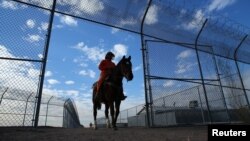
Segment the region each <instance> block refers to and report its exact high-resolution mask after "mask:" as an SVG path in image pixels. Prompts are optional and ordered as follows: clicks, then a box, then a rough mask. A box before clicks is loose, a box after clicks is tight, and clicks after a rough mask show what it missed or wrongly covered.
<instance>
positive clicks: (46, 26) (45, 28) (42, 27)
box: [38, 22, 49, 31]
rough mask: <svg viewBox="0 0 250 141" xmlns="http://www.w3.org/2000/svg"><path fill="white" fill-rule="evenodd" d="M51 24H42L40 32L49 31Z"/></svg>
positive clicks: (39, 28)
mask: <svg viewBox="0 0 250 141" xmlns="http://www.w3.org/2000/svg"><path fill="white" fill-rule="evenodd" d="M48 26H49V24H48V23H47V22H42V23H41V27H38V30H43V31H47V29H48Z"/></svg>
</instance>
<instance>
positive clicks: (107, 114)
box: [105, 104, 111, 128]
mask: <svg viewBox="0 0 250 141" xmlns="http://www.w3.org/2000/svg"><path fill="white" fill-rule="evenodd" d="M105 117H106V125H107V128H111V125H110V120H109V106H108V104H105Z"/></svg>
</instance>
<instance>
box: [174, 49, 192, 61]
mask: <svg viewBox="0 0 250 141" xmlns="http://www.w3.org/2000/svg"><path fill="white" fill-rule="evenodd" d="M192 55H193V54H192V51H191V50H185V51H182V52H181V53H180V54H178V55H177V59H185V58H187V57H190V56H192Z"/></svg>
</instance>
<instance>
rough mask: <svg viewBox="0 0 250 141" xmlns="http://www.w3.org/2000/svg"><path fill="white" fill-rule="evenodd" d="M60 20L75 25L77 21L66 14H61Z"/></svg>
mask: <svg viewBox="0 0 250 141" xmlns="http://www.w3.org/2000/svg"><path fill="white" fill-rule="evenodd" d="M60 22H61V23H63V24H66V25H68V26H77V21H76V20H75V19H74V18H73V17H70V16H67V15H65V16H61V17H60Z"/></svg>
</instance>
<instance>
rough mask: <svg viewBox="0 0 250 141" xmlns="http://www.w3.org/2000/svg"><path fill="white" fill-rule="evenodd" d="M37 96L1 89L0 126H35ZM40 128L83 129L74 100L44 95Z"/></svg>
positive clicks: (27, 92) (30, 93) (15, 90)
mask: <svg viewBox="0 0 250 141" xmlns="http://www.w3.org/2000/svg"><path fill="white" fill-rule="evenodd" d="M36 102H37V100H36V94H35V93H34V92H30V91H23V90H18V89H11V88H3V87H1V88H0V115H1V116H0V126H28V127H32V126H34V120H35V114H34V113H35V112H34V110H35V108H36V107H35V106H36ZM40 110H41V111H40V117H39V124H38V125H39V126H53V127H66V128H69V127H81V125H80V121H79V117H78V114H77V110H76V107H75V106H74V102H73V101H72V99H68V98H59V97H55V96H49V95H46V94H43V98H42V102H41V109H40Z"/></svg>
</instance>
